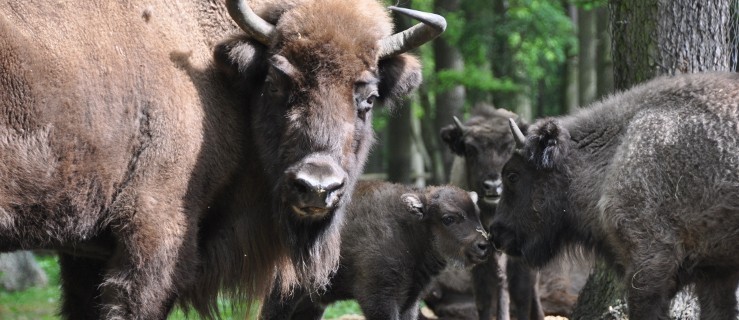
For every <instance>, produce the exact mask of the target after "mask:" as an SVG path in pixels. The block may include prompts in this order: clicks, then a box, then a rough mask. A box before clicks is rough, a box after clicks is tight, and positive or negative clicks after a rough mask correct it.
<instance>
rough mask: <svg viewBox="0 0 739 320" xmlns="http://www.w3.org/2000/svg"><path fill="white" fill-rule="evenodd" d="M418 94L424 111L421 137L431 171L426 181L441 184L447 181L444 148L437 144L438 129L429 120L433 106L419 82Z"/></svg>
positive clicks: (424, 87) (424, 88) (423, 86)
mask: <svg viewBox="0 0 739 320" xmlns="http://www.w3.org/2000/svg"><path fill="white" fill-rule="evenodd" d="M418 96H419V100H420V103H421V108H423V113H424V119H423V121H421V137H422V138H423V144H424V146H426V150H427V151H428V155H429V162H430V163H429V168H428V170H429V171H430V173H431V178H430V180H429V181H428V183H429V184H442V183H445V182H446V181H447V176H446V173H445V172H444V153H443V152H444V149H445V148H443V147H440V145H439V130H436V126H435V124H434V122H433V121H432V120H431V115H432V114H434V113H433V107H432V105H431V99H430V97H429V92H428V90H427V88H426V86H425V85H424V84H421V87H420V88H419V89H418Z"/></svg>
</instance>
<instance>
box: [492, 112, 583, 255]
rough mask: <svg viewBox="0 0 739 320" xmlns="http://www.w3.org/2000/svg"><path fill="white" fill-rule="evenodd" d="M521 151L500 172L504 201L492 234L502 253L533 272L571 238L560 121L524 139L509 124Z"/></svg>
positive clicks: (565, 139) (537, 127)
mask: <svg viewBox="0 0 739 320" xmlns="http://www.w3.org/2000/svg"><path fill="white" fill-rule="evenodd" d="M510 124H511V130H512V131H513V133H514V137H515V139H516V144H517V149H516V152H515V153H514V154H513V156H512V157H511V159H510V160H508V162H507V163H506V164H505V166H504V167H503V171H502V178H503V179H502V180H503V195H502V197H501V199H500V202H499V203H498V207H497V209H496V213H495V217H494V219H493V226H492V228H491V233H492V235H493V242H494V244H495V246H496V248H498V249H503V250H505V252H506V253H507V254H509V255H512V256H523V258H524V261H526V262H527V263H528V264H530V265H533V266H543V265H544V264H546V263H547V262H548V261H550V260H551V259H552V258H553V257H554V256H555V255H556V254H557V253H558V252H560V251H561V248H562V247H563V244H564V239H565V237H566V236H567V235H568V234H572V231H573V230H571V229H569V228H572V222H573V220H572V219H571V218H570V216H571V212H570V211H571V210H570V209H569V204H568V199H567V194H568V190H569V174H568V169H567V167H568V166H567V162H568V149H569V145H570V136H569V133H568V132H567V130H566V129H565V128H563V127H561V126H560V125H559V124H558V123H557V122H556V120H542V121H540V122H538V123H536V124H534V125H532V126H531V128H529V135H528V136H527V137H524V135H523V134H522V133H521V131H520V130H519V129H518V126H517V125H516V123H515V122H514V121H513V120H511V121H510Z"/></svg>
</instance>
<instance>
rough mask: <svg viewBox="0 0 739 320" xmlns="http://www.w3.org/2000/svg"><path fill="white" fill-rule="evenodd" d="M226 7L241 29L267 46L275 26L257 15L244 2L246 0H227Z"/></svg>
mask: <svg viewBox="0 0 739 320" xmlns="http://www.w3.org/2000/svg"><path fill="white" fill-rule="evenodd" d="M226 8H227V9H228V14H229V15H230V16H231V19H233V20H234V22H236V24H237V25H238V26H239V28H241V29H242V30H244V31H246V33H247V34H248V35H250V36H252V37H254V39H256V40H257V41H259V42H261V43H262V44H265V45H267V46H269V44H270V42H271V41H272V35H274V33H275V26H273V25H272V24H271V23H269V22H267V21H265V20H264V19H262V18H261V17H259V16H258V15H257V14H256V13H254V11H253V10H252V9H251V7H249V4H247V3H246V0H228V1H226Z"/></svg>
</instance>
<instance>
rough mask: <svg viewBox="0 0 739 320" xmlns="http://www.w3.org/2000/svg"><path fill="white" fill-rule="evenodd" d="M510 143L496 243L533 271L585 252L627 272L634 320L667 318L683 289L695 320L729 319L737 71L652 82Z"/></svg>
mask: <svg viewBox="0 0 739 320" xmlns="http://www.w3.org/2000/svg"><path fill="white" fill-rule="evenodd" d="M512 129H513V131H517V129H516V126H515V125H512ZM517 141H518V145H519V150H518V151H517V153H516V154H514V155H513V157H512V158H511V159H510V160H509V161H508V163H507V164H506V165H505V167H504V168H503V196H502V198H501V200H500V203H499V204H498V211H497V212H496V216H495V218H494V223H493V236H494V239H495V240H494V241H495V243H496V245H498V247H499V248H501V247H502V248H504V249H505V251H506V252H507V253H509V254H511V255H516V256H522V257H523V259H525V260H526V261H527V262H528V263H530V264H532V265H534V266H542V265H544V264H545V263H547V262H548V261H550V260H552V259H553V258H554V257H555V256H556V255H557V254H559V253H561V252H562V251H563V250H566V248H568V247H572V245H578V244H579V245H584V246H586V247H588V248H591V249H593V250H594V251H595V252H597V253H599V254H601V255H603V256H604V257H605V258H606V260H607V261H608V262H609V263H610V264H611V265H612V266H613V267H614V268H615V269H616V270H617V271H618V272H619V273H620V274H622V275H623V276H624V280H625V287H626V289H627V294H628V300H627V301H628V306H629V319H632V320H639V319H667V318H668V314H667V313H668V306H669V301H670V299H671V298H672V297H673V296H674V295H675V293H676V292H677V291H678V290H679V289H680V288H682V287H684V286H685V285H686V284H689V283H695V290H696V293H697V295H698V299H699V301H700V305H701V313H702V314H701V318H702V319H736V317H737V311H736V310H737V309H736V306H737V302H736V296H735V290H736V288H737V283H738V282H739V255H737V254H736V253H737V252H739V74H736V73H710V74H694V75H682V76H674V77H663V78H659V79H656V80H653V81H650V82H648V83H646V84H643V85H640V86H637V87H635V88H633V89H631V90H629V91H626V92H623V93H620V94H616V95H613V96H611V97H609V98H607V99H605V100H604V101H602V102H599V103H595V104H594V105H592V106H590V107H589V108H585V109H582V110H580V111H579V112H577V113H575V114H573V115H570V116H564V117H561V118H551V119H543V120H540V121H538V122H537V123H535V124H534V125H532V126H531V127H529V130H528V135H527V136H525V137H524V136H523V134H521V133H520V131H518V134H517Z"/></svg>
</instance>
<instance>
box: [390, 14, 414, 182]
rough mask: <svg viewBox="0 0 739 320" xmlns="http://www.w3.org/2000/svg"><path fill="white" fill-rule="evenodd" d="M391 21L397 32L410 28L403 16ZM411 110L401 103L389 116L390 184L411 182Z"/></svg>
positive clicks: (407, 104)
mask: <svg viewBox="0 0 739 320" xmlns="http://www.w3.org/2000/svg"><path fill="white" fill-rule="evenodd" d="M393 20H394V21H395V25H396V26H397V28H398V29H399V30H405V29H406V28H407V27H408V26H410V21H408V19H406V18H405V17H404V16H403V15H400V14H396V13H394V14H393ZM411 121H413V110H411V102H410V99H406V100H405V101H403V103H402V104H401V105H399V106H398V107H397V109H395V110H394V112H393V114H391V115H390V117H389V119H388V125H387V137H388V138H389V139H387V151H388V152H387V180H388V181H392V182H398V183H404V184H409V183H411V182H412V170H411V168H412V167H413V151H414V149H413V131H412V129H411Z"/></svg>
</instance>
